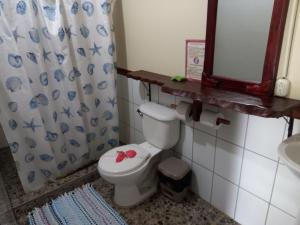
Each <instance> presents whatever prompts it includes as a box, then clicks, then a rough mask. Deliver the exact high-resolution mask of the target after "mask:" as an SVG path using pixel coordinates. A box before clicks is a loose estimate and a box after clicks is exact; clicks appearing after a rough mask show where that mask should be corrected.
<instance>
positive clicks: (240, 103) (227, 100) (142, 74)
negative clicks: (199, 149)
mask: <svg viewBox="0 0 300 225" xmlns="http://www.w3.org/2000/svg"><path fill="white" fill-rule="evenodd" d="M118 72H119V74H121V75H124V76H127V77H129V78H133V79H136V80H141V81H144V82H148V83H150V84H156V85H159V86H161V89H162V91H163V92H165V93H168V94H171V95H175V96H180V97H186V98H191V99H193V101H194V107H193V108H194V109H193V111H194V115H193V118H194V119H195V120H197V119H198V118H199V116H200V115H195V114H199V111H200V112H201V109H200V110H199V109H198V108H199V107H201V105H202V104H201V103H205V104H210V105H214V106H217V107H220V108H224V109H230V110H234V111H237V112H240V113H245V114H250V115H256V116H260V117H282V116H291V117H294V116H295V115H297V113H296V112H297V111H298V110H300V101H298V100H293V99H287V98H279V97H268V98H260V97H256V96H251V95H247V94H241V93H238V92H232V91H226V90H222V89H216V88H210V87H203V86H202V85H201V82H196V81H185V82H180V83H179V82H175V81H171V80H170V77H168V76H164V75H161V74H156V73H151V72H147V71H143V70H140V71H135V72H130V71H126V70H118ZM195 107H197V109H196V108H195Z"/></svg>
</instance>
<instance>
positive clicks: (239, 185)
mask: <svg viewBox="0 0 300 225" xmlns="http://www.w3.org/2000/svg"><path fill="white" fill-rule="evenodd" d="M249 119H250V118H249V116H248V117H247V125H246V131H245V137H244V146H243V155H242V163H241V171H240V176H239V184H238V191H237V197H236V202H235V209H234V218H236V211H237V204H238V200H239V193H240V188H241V180H242V172H243V165H244V159H245V151H246V141H247V134H248V127H249Z"/></svg>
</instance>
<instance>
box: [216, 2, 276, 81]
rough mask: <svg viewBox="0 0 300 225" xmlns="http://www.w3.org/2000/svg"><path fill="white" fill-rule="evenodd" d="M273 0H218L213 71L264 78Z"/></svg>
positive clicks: (218, 73)
mask: <svg viewBox="0 0 300 225" xmlns="http://www.w3.org/2000/svg"><path fill="white" fill-rule="evenodd" d="M273 5H274V0H219V1H218V10H217V26H216V39H215V53H214V68H213V70H214V71H213V74H214V75H217V76H222V77H226V78H231V79H238V80H243V81H250V82H257V83H259V82H261V80H262V74H263V68H264V61H265V55H266V49H267V43H268V37H269V30H270V24H271V17H272V12H273Z"/></svg>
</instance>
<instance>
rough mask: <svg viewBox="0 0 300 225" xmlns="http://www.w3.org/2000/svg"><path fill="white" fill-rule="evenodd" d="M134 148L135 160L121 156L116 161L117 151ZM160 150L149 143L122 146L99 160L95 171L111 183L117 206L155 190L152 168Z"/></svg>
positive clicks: (132, 203)
mask: <svg viewBox="0 0 300 225" xmlns="http://www.w3.org/2000/svg"><path fill="white" fill-rule="evenodd" d="M127 150H134V151H136V152H137V156H136V157H140V159H139V160H136V161H134V162H133V161H132V159H128V158H127V159H124V160H123V161H122V162H120V163H116V162H115V159H116V154H117V152H118V151H124V152H126V151H127ZM160 152H162V150H161V149H158V148H156V147H154V146H152V145H150V144H149V143H147V142H145V143H143V144H141V145H135V144H131V145H124V146H121V147H118V148H115V149H113V150H111V151H109V152H107V153H105V154H104V155H103V156H102V157H101V158H100V160H99V163H98V171H99V173H100V175H101V177H102V178H103V179H104V180H106V181H107V182H109V183H111V184H114V202H115V203H116V204H118V205H119V206H123V207H129V206H134V205H137V204H139V203H140V202H142V201H143V200H145V199H146V198H148V197H149V196H151V195H152V194H154V193H155V192H156V189H157V176H156V167H157V164H158V162H159V155H160V154H159V153H160Z"/></svg>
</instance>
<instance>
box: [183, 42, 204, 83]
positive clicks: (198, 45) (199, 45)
mask: <svg viewBox="0 0 300 225" xmlns="http://www.w3.org/2000/svg"><path fill="white" fill-rule="evenodd" d="M204 57H205V41H203V40H187V41H186V69H185V75H186V77H187V78H188V79H193V80H201V78H202V72H203V66H204Z"/></svg>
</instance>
